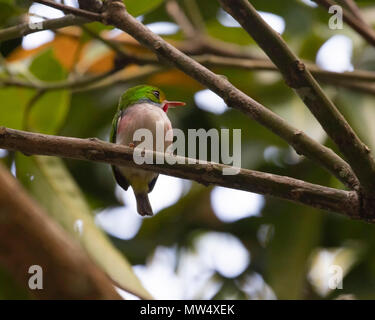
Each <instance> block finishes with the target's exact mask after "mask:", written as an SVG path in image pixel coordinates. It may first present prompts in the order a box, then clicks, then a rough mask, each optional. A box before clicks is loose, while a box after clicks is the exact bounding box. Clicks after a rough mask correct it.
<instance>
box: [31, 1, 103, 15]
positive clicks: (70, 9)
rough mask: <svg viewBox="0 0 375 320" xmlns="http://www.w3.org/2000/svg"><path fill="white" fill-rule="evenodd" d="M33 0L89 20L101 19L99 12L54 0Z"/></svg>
mask: <svg viewBox="0 0 375 320" xmlns="http://www.w3.org/2000/svg"><path fill="white" fill-rule="evenodd" d="M34 2H38V3H40V4H44V5H46V6H49V7H52V8H55V9H58V10H61V11H63V12H65V13H73V14H75V15H77V16H80V17H84V18H87V19H91V20H100V19H101V15H100V13H96V12H92V11H87V10H82V9H79V8H74V7H71V6H67V5H65V4H61V3H58V2H54V1H51V0H34Z"/></svg>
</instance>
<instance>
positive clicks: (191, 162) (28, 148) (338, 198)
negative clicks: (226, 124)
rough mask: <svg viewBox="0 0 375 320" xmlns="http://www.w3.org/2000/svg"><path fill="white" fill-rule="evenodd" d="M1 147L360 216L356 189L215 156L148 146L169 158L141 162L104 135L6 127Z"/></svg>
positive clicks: (0, 135) (1, 132) (0, 133)
mask: <svg viewBox="0 0 375 320" xmlns="http://www.w3.org/2000/svg"><path fill="white" fill-rule="evenodd" d="M0 148H4V149H8V150H14V151H21V152H23V153H25V154H28V155H32V154H38V155H48V156H58V157H65V158H72V159H78V160H88V161H98V162H105V163H108V164H114V165H118V166H128V167H135V168H141V169H144V170H148V171H155V172H158V173H163V174H166V175H171V176H175V177H179V178H184V179H190V180H194V181H197V182H199V183H202V184H204V185H209V184H214V185H219V186H223V187H228V188H234V189H238V190H244V191H250V192H256V193H261V194H265V195H271V196H275V197H279V198H282V199H286V200H290V201H294V202H297V203H302V204H307V205H309V206H313V207H316V208H320V209H325V210H329V211H334V212H338V213H342V214H345V215H347V216H350V217H352V218H359V215H358V213H359V201H358V198H357V193H356V192H354V191H343V190H337V189H332V188H328V187H323V186H319V185H314V184H311V183H308V182H304V181H301V180H297V179H293V178H289V177H283V176H278V175H274V174H268V173H263V172H259V171H253V170H247V169H241V170H240V172H239V173H238V174H237V175H223V169H224V168H229V166H226V165H222V164H218V163H213V162H202V163H197V160H195V159H188V158H184V157H180V156H172V155H167V154H162V153H158V152H152V151H147V150H146V153H149V152H150V153H152V155H153V157H154V159H155V158H156V157H158V158H163V159H164V160H165V161H163V162H164V163H163V164H156V162H155V161H154V163H155V164H141V165H137V164H136V163H135V162H134V160H133V151H134V149H132V148H129V147H126V146H122V145H116V144H111V143H106V142H103V141H100V140H98V139H78V138H68V137H59V136H50V135H44V134H38V133H31V132H26V131H19V130H13V129H8V128H4V127H1V128H0ZM171 159H175V160H178V162H177V163H175V164H169V163H171Z"/></svg>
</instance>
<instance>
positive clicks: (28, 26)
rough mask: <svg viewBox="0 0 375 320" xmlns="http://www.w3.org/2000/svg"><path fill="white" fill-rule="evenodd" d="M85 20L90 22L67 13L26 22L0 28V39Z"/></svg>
mask: <svg viewBox="0 0 375 320" xmlns="http://www.w3.org/2000/svg"><path fill="white" fill-rule="evenodd" d="M87 22H90V20H87V19H85V18H82V17H77V16H75V15H73V14H67V15H66V16H64V17H61V18H57V19H50V20H46V21H43V22H40V23H38V24H35V23H27V22H26V23H22V24H19V25H16V26H13V27H9V28H6V29H2V30H0V41H5V40H9V39H14V38H19V37H23V36H26V35H28V34H30V33H34V32H39V31H43V30H56V29H60V28H64V27H67V26H71V25H81V24H85V23H87Z"/></svg>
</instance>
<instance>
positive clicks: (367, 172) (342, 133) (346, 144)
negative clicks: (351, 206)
mask: <svg viewBox="0 0 375 320" xmlns="http://www.w3.org/2000/svg"><path fill="white" fill-rule="evenodd" d="M219 1H220V3H221V4H222V7H223V8H224V9H225V10H226V11H227V12H228V13H229V14H230V15H232V16H233V17H234V18H235V19H236V20H237V21H238V22H239V23H240V24H241V25H242V27H243V28H244V29H245V30H246V31H247V32H248V33H249V34H250V35H251V36H252V37H253V39H254V40H255V41H256V42H257V43H258V44H259V46H260V47H261V48H262V49H263V50H264V51H265V53H266V54H267V55H268V56H269V57H270V59H271V60H272V61H273V63H274V64H275V65H276V66H277V67H278V68H279V70H280V71H281V73H282V75H283V76H284V78H285V81H286V83H287V84H288V85H289V86H290V87H291V88H293V89H295V90H296V92H297V93H298V95H299V96H300V97H301V99H302V100H303V102H304V103H305V104H306V106H307V107H308V108H309V109H310V111H311V112H312V113H313V115H314V116H315V118H316V119H317V120H318V121H319V122H320V124H321V125H322V127H323V128H324V130H325V131H326V132H327V134H328V135H329V136H330V137H331V139H332V140H333V141H334V142H335V143H336V145H337V146H338V147H339V149H340V151H341V152H342V154H343V155H344V156H345V157H346V159H347V160H348V162H349V164H350V165H351V167H352V168H353V171H354V172H355V174H356V175H357V177H358V179H359V181H360V183H361V186H362V187H363V188H364V189H365V190H366V192H368V194H372V193H373V192H374V190H375V161H374V158H373V156H372V155H371V153H370V149H369V148H368V147H367V146H366V145H365V144H364V143H363V142H362V141H361V140H360V139H359V137H358V136H357V135H356V133H355V132H354V131H353V129H352V128H351V127H350V125H349V124H348V123H347V122H346V120H345V118H344V117H343V116H342V114H341V113H340V112H339V111H338V110H337V108H336V106H335V105H334V104H333V102H332V101H331V100H330V99H329V98H328V97H327V96H326V94H325V93H324V91H323V90H322V88H321V87H320V86H319V84H318V83H317V81H316V80H315V79H314V77H313V76H312V75H311V73H310V72H309V71H308V69H307V68H306V67H305V65H304V64H303V63H302V61H300V60H299V59H298V57H297V56H296V55H295V54H294V53H293V52H292V51H291V50H290V49H289V47H288V46H287V44H286V43H285V42H284V40H283V39H282V38H281V37H280V35H279V34H278V33H277V32H276V31H274V30H273V29H272V28H271V27H270V26H269V25H268V24H267V23H266V22H265V21H264V20H263V19H262V17H261V16H260V15H259V14H258V12H257V11H256V10H255V8H254V7H253V6H252V5H251V4H250V2H248V1H247V0H236V1H234V0H219Z"/></svg>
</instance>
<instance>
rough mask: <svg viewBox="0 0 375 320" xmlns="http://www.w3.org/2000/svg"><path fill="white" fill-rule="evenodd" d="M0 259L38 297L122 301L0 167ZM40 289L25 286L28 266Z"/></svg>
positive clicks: (82, 254) (94, 266) (95, 268)
mask: <svg viewBox="0 0 375 320" xmlns="http://www.w3.org/2000/svg"><path fill="white" fill-rule="evenodd" d="M0 180H1V183H0V208H1V210H0V248H1V250H0V263H1V264H2V265H3V266H4V267H5V268H6V269H7V270H8V271H9V273H11V274H12V275H13V276H14V277H15V279H16V280H17V281H18V282H19V284H20V285H22V286H23V287H25V288H26V289H27V290H28V291H29V292H30V294H31V295H33V296H35V297H37V298H39V299H98V300H99V299H121V298H120V296H119V295H118V294H117V292H116V291H115V289H114V286H113V285H112V283H111V281H110V279H109V278H108V277H107V275H105V274H104V272H103V271H101V270H100V269H99V268H98V267H97V266H96V265H95V264H94V263H93V262H92V261H91V260H90V259H89V257H88V256H87V255H86V253H85V252H84V251H83V250H82V249H81V247H80V246H79V245H78V244H77V243H75V242H73V241H72V239H71V238H69V237H68V236H67V235H66V233H65V231H64V230H63V229H62V228H61V227H60V226H59V225H57V224H55V222H53V221H52V220H51V219H50V218H49V217H48V215H47V213H45V212H44V210H42V209H41V208H40V207H39V206H38V205H37V204H36V203H35V202H34V201H33V200H32V199H31V198H30V197H29V196H28V195H27V193H26V192H25V191H24V189H23V188H22V187H21V186H20V185H19V183H18V182H17V180H16V179H15V178H13V177H12V175H11V174H10V173H9V171H8V170H6V169H5V168H4V167H3V166H2V165H0ZM32 265H38V266H40V267H41V268H42V272H43V289H42V290H38V289H36V290H31V289H30V288H29V286H28V281H29V278H30V277H31V276H32V274H29V268H30V267H31V266H32Z"/></svg>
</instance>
